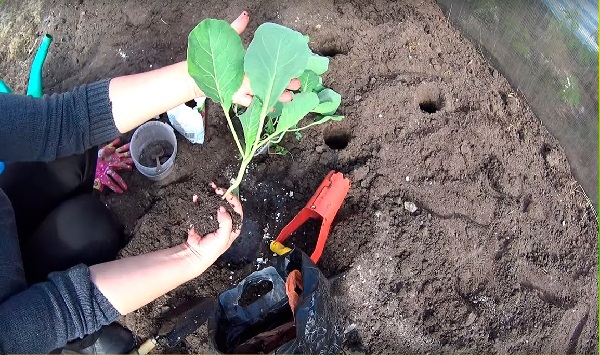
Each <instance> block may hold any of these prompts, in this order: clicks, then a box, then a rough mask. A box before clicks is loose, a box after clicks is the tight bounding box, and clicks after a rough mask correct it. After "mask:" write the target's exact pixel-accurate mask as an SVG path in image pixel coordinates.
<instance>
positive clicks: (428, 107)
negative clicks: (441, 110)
mask: <svg viewBox="0 0 600 355" xmlns="http://www.w3.org/2000/svg"><path fill="white" fill-rule="evenodd" d="M419 108H420V109H421V111H423V112H427V113H436V112H437V111H438V106H437V104H436V103H435V102H431V101H425V102H421V103H419Z"/></svg>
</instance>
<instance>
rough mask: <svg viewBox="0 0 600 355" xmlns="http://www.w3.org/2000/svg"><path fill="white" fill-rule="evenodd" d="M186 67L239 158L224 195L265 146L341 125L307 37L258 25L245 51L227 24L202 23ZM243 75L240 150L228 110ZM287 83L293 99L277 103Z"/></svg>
mask: <svg viewBox="0 0 600 355" xmlns="http://www.w3.org/2000/svg"><path fill="white" fill-rule="evenodd" d="M187 63H188V72H189V74H190V76H191V77H192V78H194V80H195V82H196V84H197V85H198V87H199V88H200V89H201V90H202V91H203V92H204V93H205V94H206V96H207V97H209V98H210V99H211V100H213V101H214V102H215V103H219V104H220V105H221V108H222V109H223V112H224V113H225V117H226V118H227V124H228V125H229V129H230V130H231V134H232V135H233V139H234V140H235V143H236V146H237V149H238V151H239V154H240V156H241V161H242V162H241V166H240V170H239V172H238V174H237V177H236V179H235V180H234V182H233V183H232V185H231V186H230V187H229V189H228V192H231V191H233V190H234V189H236V188H237V187H238V186H239V185H240V183H241V182H242V179H243V177H244V172H245V171H246V168H247V167H248V164H250V162H251V161H252V158H253V157H254V155H255V154H256V152H257V151H259V149H260V148H261V147H263V146H265V145H266V144H268V143H269V142H272V143H279V142H280V141H281V140H282V139H283V136H284V135H285V134H286V133H287V132H296V133H297V132H300V131H302V130H304V129H306V128H309V127H312V126H314V125H318V124H323V123H325V122H327V121H330V120H335V121H339V120H341V119H343V116H338V115H335V111H336V110H337V108H338V107H339V105H340V102H341V96H340V95H339V94H338V93H336V92H335V91H333V90H331V89H328V88H325V87H324V86H323V80H322V78H321V75H322V74H323V73H325V72H326V71H327V69H328V67H329V59H328V58H327V57H322V56H319V55H316V54H314V53H313V52H312V51H311V50H310V49H309V47H308V37H307V36H304V35H302V34H301V33H299V32H296V31H294V30H292V29H289V28H287V27H284V26H281V25H277V24H274V23H264V24H262V25H260V27H258V29H257V30H256V32H255V33H254V38H253V40H252V42H251V43H250V45H249V46H248V49H247V50H246V51H245V50H244V47H243V45H242V40H241V38H240V36H239V35H238V34H237V33H236V32H235V30H233V28H231V26H230V25H229V24H228V23H227V22H225V21H222V20H215V19H206V20H204V21H202V22H200V24H198V26H196V27H195V28H194V29H193V30H192V32H190V34H189V38H188V49H187ZM244 74H245V75H246V76H247V77H248V79H249V80H250V87H251V88H252V92H253V93H254V98H253V100H252V103H251V105H250V106H249V107H248V108H247V109H246V110H245V111H244V112H243V113H242V114H241V115H239V116H238V118H239V120H240V123H241V126H242V130H243V144H242V142H241V141H240V137H239V136H238V134H237V133H236V130H235V128H234V125H233V122H232V119H231V116H230V109H231V106H232V97H233V94H234V93H235V92H236V91H237V90H238V89H239V88H240V86H241V85H242V81H243V80H244ZM293 78H298V79H299V80H300V82H301V83H302V85H301V88H300V90H299V92H296V93H294V96H293V100H292V101H291V102H287V103H281V102H279V101H278V99H279V97H280V96H281V94H282V93H283V92H284V91H285V89H286V87H287V85H288V84H289V82H290V80H292V79H293ZM309 113H314V116H315V119H314V120H313V121H311V122H309V123H303V124H302V125H300V123H301V120H302V119H303V118H304V117H305V116H306V115H308V114H309ZM267 126H268V127H269V128H270V129H268V130H267V129H266V127H267Z"/></svg>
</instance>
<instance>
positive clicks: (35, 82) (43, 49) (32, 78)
mask: <svg viewBox="0 0 600 355" xmlns="http://www.w3.org/2000/svg"><path fill="white" fill-rule="evenodd" d="M50 43H52V36H51V35H49V34H46V35H45V36H44V38H43V39H42V43H40V46H39V48H38V50H37V52H36V53H35V57H34V58H33V63H32V64H31V70H30V72H29V85H28V86H27V95H29V96H33V97H42V95H43V93H42V67H43V66H44V61H45V60H46V56H47V55H48V48H49V47H50ZM0 93H3V94H10V93H12V90H11V89H10V87H8V85H6V83H5V82H4V81H2V80H0ZM5 167H6V164H5V163H4V162H0V174H2V172H3V171H4V168H5Z"/></svg>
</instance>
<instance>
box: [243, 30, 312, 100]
mask: <svg viewBox="0 0 600 355" xmlns="http://www.w3.org/2000/svg"><path fill="white" fill-rule="evenodd" d="M309 56H310V49H309V48H308V44H307V43H306V39H305V38H304V36H303V35H302V34H301V33H299V32H296V31H294V30H291V29H289V28H287V27H283V26H280V25H277V24H274V23H264V24H262V25H260V26H259V27H258V29H257V30H256V32H255V33H254V39H253V40H252V43H250V46H249V47H248V50H247V51H246V57H245V59H244V71H245V72H246V75H247V76H248V79H249V80H250V86H251V88H252V92H254V95H255V96H258V98H260V99H261V101H262V103H263V105H265V108H266V109H269V108H272V107H273V106H274V105H275V103H276V102H277V100H278V99H279V96H281V94H282V93H283V91H284V90H285V88H286V87H287V86H288V84H289V83H290V80H292V79H293V78H297V77H298V76H300V75H301V74H302V72H303V71H304V69H305V68H306V63H307V61H308V57H309Z"/></svg>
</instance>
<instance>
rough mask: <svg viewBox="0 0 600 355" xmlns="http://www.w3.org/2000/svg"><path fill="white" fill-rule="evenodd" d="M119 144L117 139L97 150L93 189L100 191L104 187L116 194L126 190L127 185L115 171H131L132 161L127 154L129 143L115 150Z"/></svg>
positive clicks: (119, 140) (119, 141)
mask: <svg viewBox="0 0 600 355" xmlns="http://www.w3.org/2000/svg"><path fill="white" fill-rule="evenodd" d="M119 143H121V139H119V138H117V139H115V140H114V141H112V142H110V144H108V145H105V146H104V147H103V148H101V149H100V150H98V162H97V163H96V177H95V179H94V188H95V189H96V190H98V191H102V190H103V189H104V186H108V187H109V188H110V189H111V190H113V191H114V192H116V193H118V194H121V193H123V192H124V191H125V190H127V184H126V183H125V181H123V178H122V177H121V176H119V174H117V171H118V170H129V171H131V170H133V159H131V154H130V153H129V143H127V144H125V145H122V146H120V147H118V148H117V147H116V145H117V144H119Z"/></svg>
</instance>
